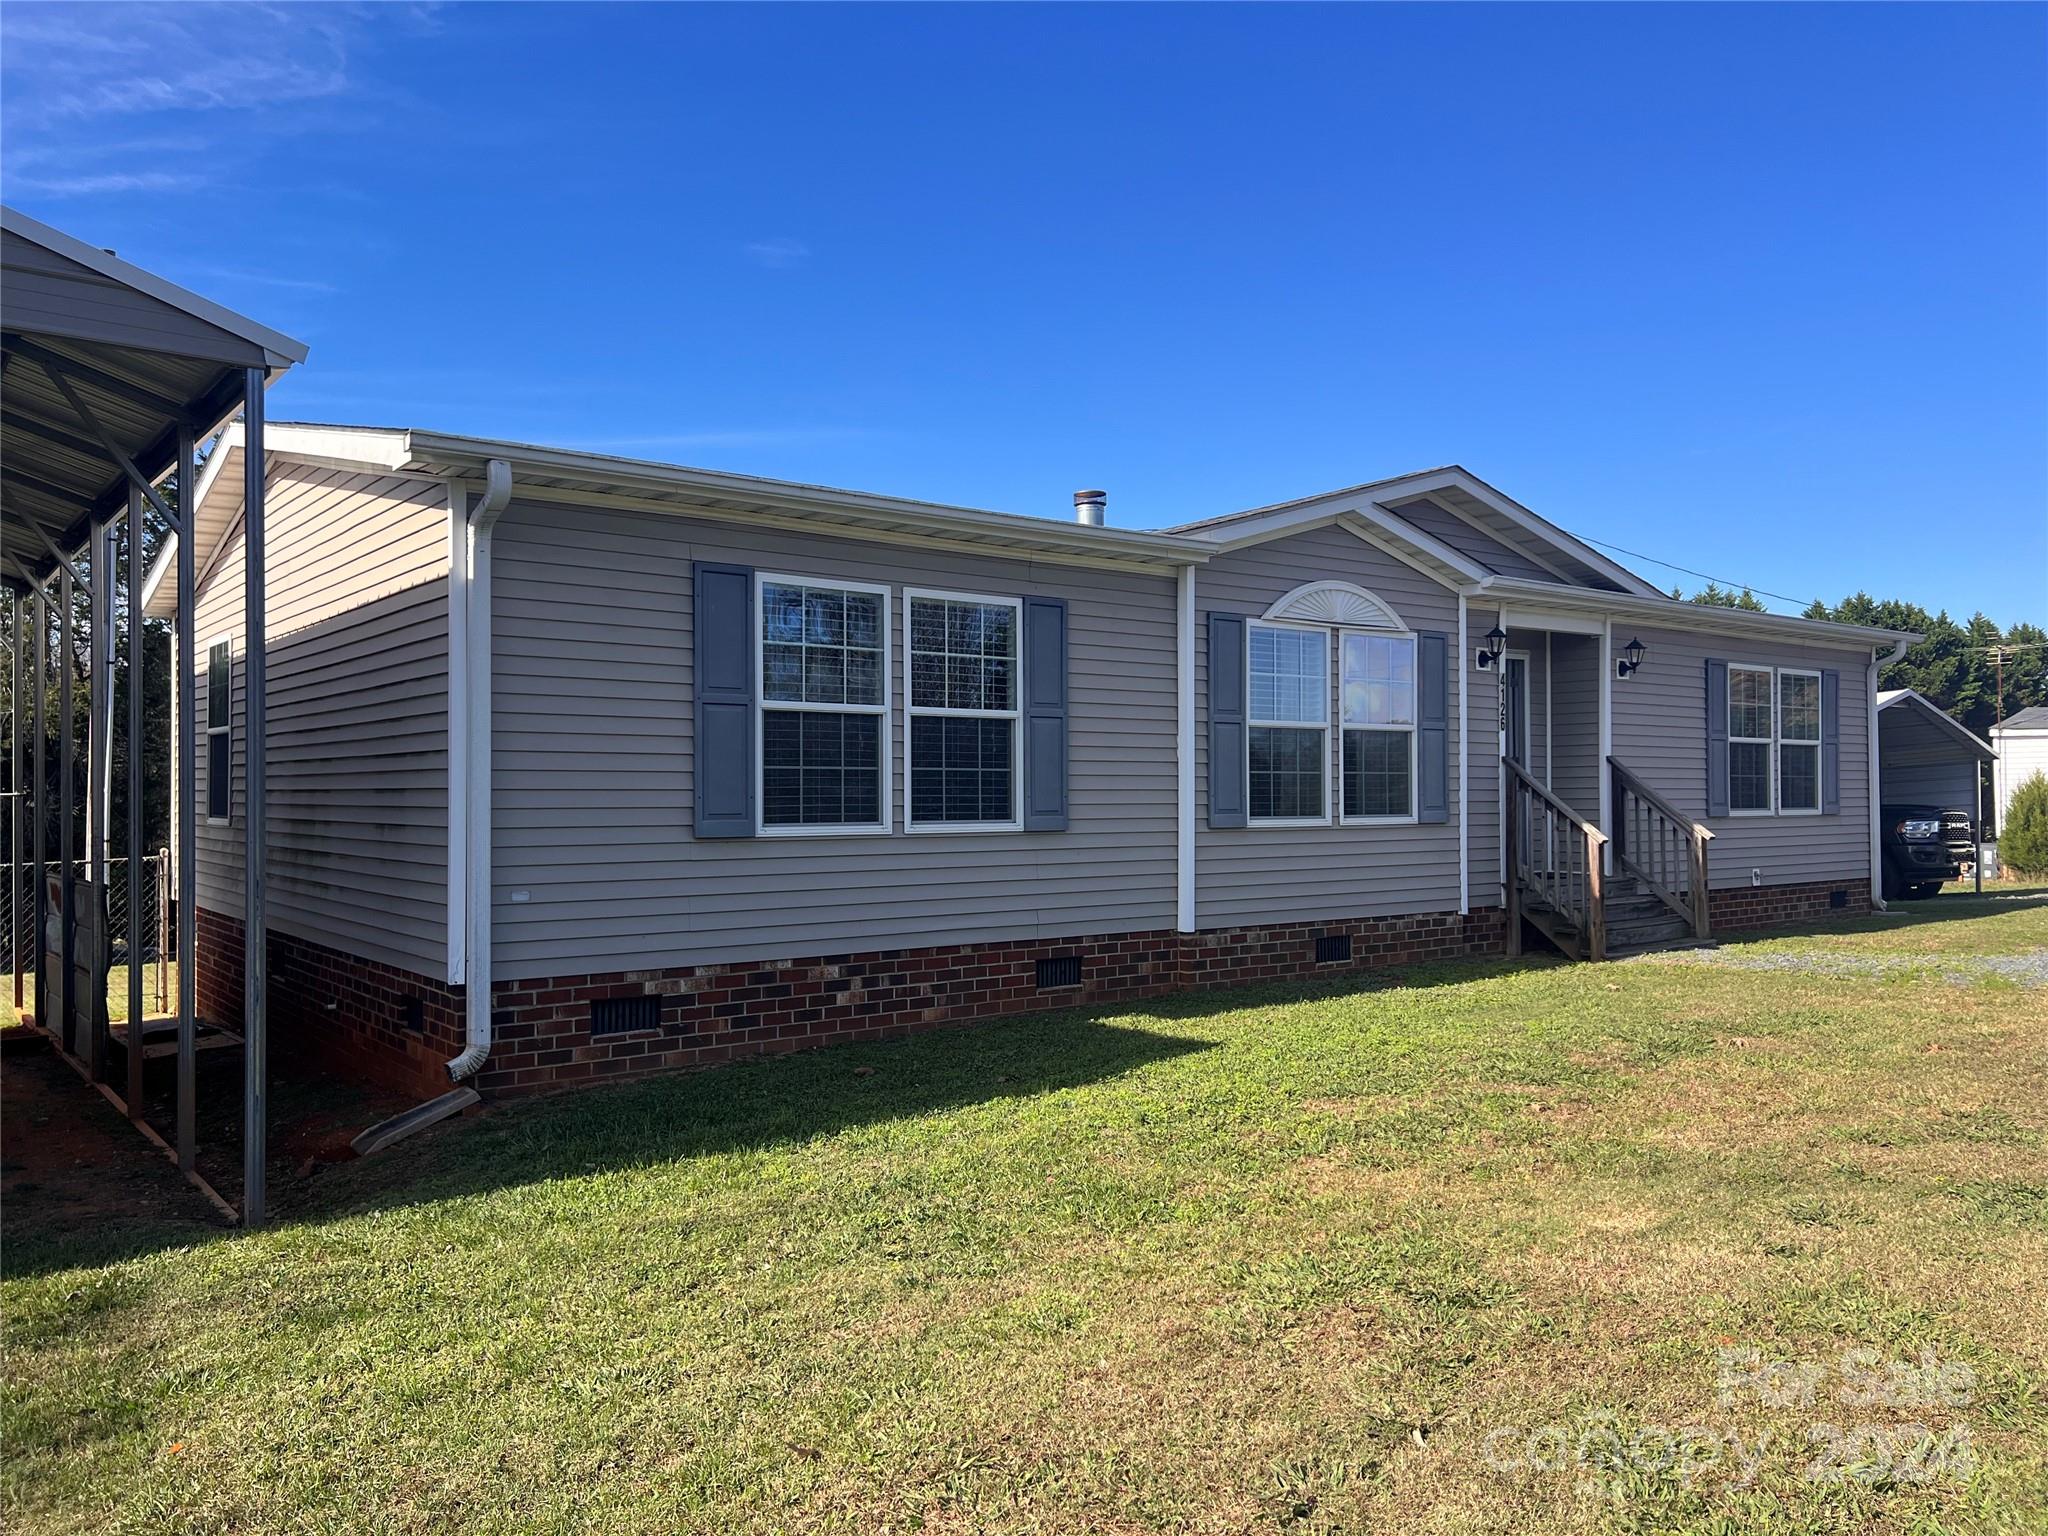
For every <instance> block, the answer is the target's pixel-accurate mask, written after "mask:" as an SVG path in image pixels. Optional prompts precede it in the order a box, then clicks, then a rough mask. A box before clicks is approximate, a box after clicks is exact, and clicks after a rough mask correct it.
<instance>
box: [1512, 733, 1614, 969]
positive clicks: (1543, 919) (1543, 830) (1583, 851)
mask: <svg viewBox="0 0 2048 1536" xmlns="http://www.w3.org/2000/svg"><path fill="white" fill-rule="evenodd" d="M1502 766H1503V767H1504V768H1506V769H1507V789H1508V794H1507V808H1506V809H1507V814H1506V817H1505V823H1506V824H1505V825H1504V826H1503V827H1502V829H1501V831H1502V835H1503V836H1504V837H1505V838H1506V839H1507V850H1508V889H1507V902H1508V913H1507V916H1508V953H1509V954H1510V955H1518V954H1520V953H1521V952H1522V920H1523V919H1524V918H1525V917H1526V918H1528V919H1529V920H1530V921H1531V922H1532V923H1534V924H1535V925H1536V926H1537V927H1538V928H1540V929H1542V930H1543V931H1544V932H1545V933H1547V934H1549V935H1550V937H1551V938H1552V939H1553V940H1554V941H1555V942H1556V944H1557V946H1558V947H1559V948H1560V949H1562V950H1564V951H1565V953H1566V954H1569V955H1570V956H1571V957H1572V958H1573V959H1574V960H1602V959H1605V958H1606V955H1607V912H1606V906H1605V891H1604V888H1603V881H1602V871H1601V863H1602V850H1603V849H1604V848H1605V847H1606V845H1607V834H1606V833H1604V832H1602V831H1601V830H1600V829H1599V828H1598V827H1596V826H1594V825H1593V823H1591V822H1590V821H1587V820H1586V819H1585V818H1584V817H1583V816H1581V815H1579V813H1578V812H1577V811H1575V810H1573V809H1572V808H1571V807H1570V806H1568V805H1566V804H1565V803H1564V802H1563V801H1562V800H1560V799H1558V798H1557V796H1556V795H1554V794H1552V793H1551V792H1550V791H1549V790H1547V789H1545V788H1544V787H1543V786H1542V785H1541V784H1539V783H1537V782H1536V781H1535V780H1534V779H1532V778H1531V777H1529V771H1528V770H1527V769H1526V768H1524V767H1523V766H1522V765H1521V764H1520V763H1517V762H1515V761H1513V760H1512V759H1508V760H1504V761H1503V763H1502ZM1531 898H1533V901H1532V900H1531Z"/></svg>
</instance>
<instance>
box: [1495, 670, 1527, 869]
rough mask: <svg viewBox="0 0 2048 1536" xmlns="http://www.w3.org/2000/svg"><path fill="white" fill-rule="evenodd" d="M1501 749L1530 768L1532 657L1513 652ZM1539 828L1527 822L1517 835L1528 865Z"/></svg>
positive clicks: (1504, 678)
mask: <svg viewBox="0 0 2048 1536" xmlns="http://www.w3.org/2000/svg"><path fill="white" fill-rule="evenodd" d="M1500 714H1501V721H1500V749H1501V756H1503V757H1505V758H1506V759H1507V760H1508V761H1509V762H1512V763H1514V764H1516V765H1517V766H1518V767H1520V768H1522V769H1524V770H1526V769H1527V768H1528V766H1529V657H1528V655H1527V654H1526V653H1525V652H1521V651H1510V652H1508V654H1507V655H1505V656H1503V657H1502V658H1501V660H1500ZM1534 831H1535V829H1534V828H1533V827H1531V826H1529V825H1528V824H1527V823H1524V824H1523V825H1522V827H1521V828H1520V835H1519V836H1518V837H1517V839H1516V841H1518V842H1519V843H1520V844H1521V845H1522V865H1523V867H1524V868H1527V867H1528V865H1529V862H1530V855H1531V854H1532V853H1533V852H1534V851H1535V839H1534V836H1533V834H1534Z"/></svg>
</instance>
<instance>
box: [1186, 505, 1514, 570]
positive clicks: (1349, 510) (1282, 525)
mask: <svg viewBox="0 0 2048 1536" xmlns="http://www.w3.org/2000/svg"><path fill="white" fill-rule="evenodd" d="M1399 494H1406V493H1405V492H1403V493H1399ZM1332 525H1335V526H1338V527H1341V528H1343V529H1344V530H1345V531H1346V532H1348V533H1352V534H1355V535H1357V536H1358V537H1360V538H1362V539H1364V540H1365V541H1366V542H1367V543H1368V544H1372V545H1374V546H1376V547H1377V548H1380V549H1382V550H1385V551H1386V552H1387V553H1388V554H1390V555H1395V556H1396V557H1397V558H1400V559H1402V560H1404V561H1406V563H1407V564H1409V565H1411V566H1414V567H1415V569H1416V570H1418V571H1421V572H1422V573H1423V574H1424V575H1426V576H1429V577H1431V578H1433V579H1434V580H1436V581H1439V582H1442V583H1443V584H1444V585H1445V586H1448V587H1451V588H1453V589H1454V590H1455V588H1456V587H1457V585H1458V583H1457V582H1456V581H1447V580H1445V577H1444V574H1443V573H1444V571H1449V572H1451V573H1452V574H1453V575H1455V576H1456V577H1458V578H1459V579H1460V580H1462V581H1465V582H1477V581H1480V580H1482V579H1483V578H1485V577H1486V576H1487V575H1488V574H1489V573H1488V571H1487V569H1486V567H1485V566H1483V565H1481V564H1479V563H1478V562H1477V561H1476V560H1473V559H1471V558H1470V557H1469V556H1466V555H1461V554H1459V553H1458V552H1457V551H1456V550H1455V549H1452V548H1451V547H1450V546H1449V545H1448V544H1445V543H1443V542H1442V541H1441V540H1439V539H1436V538H1432V537H1431V536H1430V535H1429V534H1426V533H1424V532H1423V531H1422V530H1421V529H1420V528H1417V527H1416V526H1415V525H1414V524H1413V523H1411V522H1409V521H1407V519H1405V518H1403V517H1402V516H1401V515H1400V514H1399V513H1398V512H1389V511H1388V510H1387V509H1386V508H1385V507H1383V506H1381V505H1380V504H1379V503H1378V501H1377V500H1374V499H1372V498H1368V497H1364V496H1356V495H1352V494H1351V493H1349V492H1340V493H1338V494H1337V495H1334V496H1326V497H1323V498H1321V499H1319V500H1317V501H1309V502H1301V503H1299V504H1297V505H1294V506H1290V507H1285V508H1282V509H1280V510H1278V511H1275V512H1269V513H1267V514H1265V515H1264V516H1261V517H1254V518H1247V519H1245V520H1244V521H1243V522H1238V523H1230V524H1228V525H1226V526H1224V527H1222V528H1219V529H1217V530H1216V531H1215V532H1213V533H1200V532H1197V533H1189V534H1182V535H1178V537H1181V538H1183V539H1185V540H1186V541H1187V542H1188V543H1191V544H1193V543H1200V544H1206V545H1208V546H1209V547H1210V548H1211V549H1213V550H1214V551H1215V552H1216V553H1218V554H1229V553H1230V552H1231V551H1233V550H1239V549H1249V548H1251V547H1252V546H1253V545H1257V544H1269V543H1271V542H1272V541H1273V540H1274V539H1284V538H1287V537H1288V536H1290V535H1292V534H1297V533H1308V532H1311V531H1313V530H1315V529H1317V528H1328V527H1330V526H1332ZM1396 546H1398V547H1396ZM1425 560H1427V561H1432V562H1434V563H1435V565H1436V566H1439V567H1441V569H1431V567H1430V566H1429V565H1426V564H1424V563H1423V561H1425Z"/></svg>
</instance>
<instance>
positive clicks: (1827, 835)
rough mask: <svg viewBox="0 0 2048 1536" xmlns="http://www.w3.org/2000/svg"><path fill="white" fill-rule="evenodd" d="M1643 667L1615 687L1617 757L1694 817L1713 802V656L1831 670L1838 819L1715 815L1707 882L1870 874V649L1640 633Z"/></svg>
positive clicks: (1848, 879)
mask: <svg viewBox="0 0 2048 1536" xmlns="http://www.w3.org/2000/svg"><path fill="white" fill-rule="evenodd" d="M1640 634H1641V638H1642V641H1643V644H1644V645H1646V646H1648V647H1649V655H1648V658H1647V659H1646V660H1645V661H1644V663H1643V666H1642V670H1640V671H1639V672H1637V673H1636V674H1635V675H1634V676H1633V677H1630V678H1629V679H1627V680H1626V681H1625V682H1617V683H1616V684H1615V685H1614V755H1615V757H1616V758H1617V759H1619V760H1620V761H1621V763H1622V764H1623V765H1625V766H1626V767H1628V768H1629V769H1631V770H1633V771H1634V772H1635V773H1636V774H1637V775H1639V776H1640V777H1642V778H1643V779H1645V780H1646V781H1647V782H1648V783H1649V784H1650V786H1651V787H1652V788H1654V789H1655V790H1656V791H1657V792H1658V793H1659V794H1661V795H1663V796H1664V797H1665V798H1666V799H1668V800H1670V801H1671V802H1672V803H1673V804H1674V805H1675V806H1677V808H1678V809H1679V810H1681V811H1683V812H1685V813H1686V814H1687V815H1688V816H1693V817H1702V818H1703V817H1705V813H1706V805H1707V747H1706V740H1707V703H1706V698H1707V684H1706V661H1707V658H1708V657H1710V656H1714V657H1719V658H1721V659H1723V660H1727V661H1741V662H1750V663H1753V664H1756V665H1771V666H1787V667H1811V668H1815V669H1819V668H1827V667H1832V668H1834V669H1836V670H1837V671H1839V672H1840V673H1841V675H1842V686H1841V698H1840V711H1839V718H1840V728H1841V764H1842V769H1841V774H1842V778H1841V782H1842V801H1841V804H1842V808H1841V811H1840V813H1839V814H1837V815H1833V816H1717V817H1713V818H1711V819H1708V820H1707V821H1706V825H1707V826H1708V827H1709V828H1710V829H1712V831H1713V833H1714V841H1713V843H1712V844H1710V845H1709V850H1708V872H1709V879H1710V882H1711V883H1712V884H1713V885H1715V886H1717V887H1730V886H1745V885H1748V884H1749V883H1750V871H1751V870H1752V869H1756V870H1760V871H1761V878H1762V883H1763V884H1765V885H1790V884H1803V883H1808V882H1816V883H1817V882H1821V881H1831V880H1832V881H1841V882H1843V883H1845V884H1847V883H1852V882H1862V881H1867V880H1868V879H1869V878H1870V757H1869V750H1868V742H1869V708H1870V655H1869V652H1868V651H1867V650H1832V649H1824V648H1820V647H1814V646H1801V645H1785V644H1780V643H1778V642H1775V641H1772V642H1768V643H1764V642H1760V641H1757V640H1750V639H1741V638H1736V637H1733V636H1708V635H1694V634H1687V633H1684V632H1682V631H1677V630H1661V629H1660V630H1643V631H1641V632H1640Z"/></svg>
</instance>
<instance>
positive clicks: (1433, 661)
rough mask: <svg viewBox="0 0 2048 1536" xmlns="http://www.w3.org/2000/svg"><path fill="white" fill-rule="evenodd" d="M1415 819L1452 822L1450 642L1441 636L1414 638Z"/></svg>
mask: <svg viewBox="0 0 2048 1536" xmlns="http://www.w3.org/2000/svg"><path fill="white" fill-rule="evenodd" d="M1415 677H1416V683H1417V688H1416V695H1415V709H1416V715H1415V819H1416V820H1417V821H1421V822H1437V821H1449V820H1450V819H1451V668H1450V641H1449V639H1448V638H1447V637H1446V636H1444V635H1443V634H1441V633H1438V632H1434V631H1431V632H1427V633H1423V634H1418V635H1417V636H1416V637H1415Z"/></svg>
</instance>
